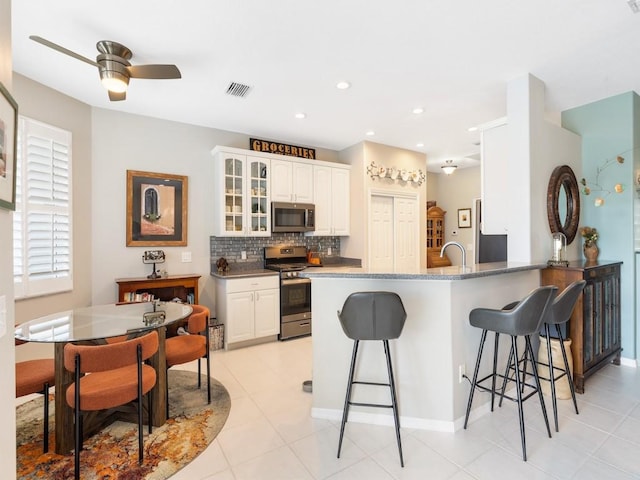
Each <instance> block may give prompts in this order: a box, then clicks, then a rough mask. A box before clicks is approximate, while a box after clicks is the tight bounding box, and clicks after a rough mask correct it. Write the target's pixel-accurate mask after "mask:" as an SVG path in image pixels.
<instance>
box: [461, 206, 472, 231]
mask: <svg viewBox="0 0 640 480" xmlns="http://www.w3.org/2000/svg"><path fill="white" fill-rule="evenodd" d="M458 228H471V209H470V208H459V209H458Z"/></svg>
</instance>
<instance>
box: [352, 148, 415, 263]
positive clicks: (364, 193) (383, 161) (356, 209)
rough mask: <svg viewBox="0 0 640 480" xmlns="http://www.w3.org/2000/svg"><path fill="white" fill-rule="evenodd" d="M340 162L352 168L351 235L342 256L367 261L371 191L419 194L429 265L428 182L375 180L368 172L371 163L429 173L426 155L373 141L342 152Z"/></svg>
mask: <svg viewBox="0 0 640 480" xmlns="http://www.w3.org/2000/svg"><path fill="white" fill-rule="evenodd" d="M339 158H340V160H341V161H343V162H345V163H349V164H350V165H351V168H352V170H351V195H352V196H351V235H350V236H349V237H343V238H342V239H341V244H340V245H341V246H340V253H341V254H342V256H345V257H350V258H360V259H362V265H363V266H365V267H366V266H367V262H368V239H369V232H368V230H369V229H368V225H367V220H368V218H369V208H368V204H369V195H370V192H371V190H375V191H376V192H380V191H385V192H390V193H399V194H407V193H416V194H417V195H418V207H419V211H420V227H419V228H420V265H421V266H425V265H426V247H425V246H426V215H425V212H426V202H427V182H426V181H425V182H423V183H422V185H417V184H415V183H407V182H401V181H399V180H392V179H390V178H383V179H380V178H375V179H372V178H371V175H370V174H369V173H367V167H368V166H369V165H370V164H371V162H375V164H376V165H377V166H384V167H396V168H398V169H407V170H409V171H414V170H422V172H423V173H425V174H426V163H427V159H426V156H425V155H424V154H423V153H418V152H413V151H411V150H404V149H400V148H395V147H390V146H388V145H382V144H379V143H373V142H362V143H359V144H357V145H354V146H352V147H349V148H348V149H346V150H343V151H341V152H340V156H339Z"/></svg>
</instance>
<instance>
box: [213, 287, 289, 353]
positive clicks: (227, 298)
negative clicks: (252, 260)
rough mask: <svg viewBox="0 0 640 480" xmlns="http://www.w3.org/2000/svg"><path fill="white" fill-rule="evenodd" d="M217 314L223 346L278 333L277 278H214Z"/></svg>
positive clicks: (278, 295) (278, 292) (278, 304)
mask: <svg viewBox="0 0 640 480" xmlns="http://www.w3.org/2000/svg"><path fill="white" fill-rule="evenodd" d="M216 316H217V318H218V321H219V322H220V323H223V324H224V326H225V329H224V330H225V333H224V335H225V346H226V347H227V348H229V347H230V346H233V344H234V343H239V342H245V341H248V340H255V339H259V338H266V337H270V336H277V335H278V334H279V333H280V277H279V276H278V275H267V276H259V277H242V278H230V279H221V278H216Z"/></svg>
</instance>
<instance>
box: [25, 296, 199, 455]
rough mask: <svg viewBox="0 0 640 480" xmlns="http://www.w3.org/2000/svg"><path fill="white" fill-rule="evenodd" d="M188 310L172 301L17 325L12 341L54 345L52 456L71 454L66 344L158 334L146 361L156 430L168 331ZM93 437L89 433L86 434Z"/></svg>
mask: <svg viewBox="0 0 640 480" xmlns="http://www.w3.org/2000/svg"><path fill="white" fill-rule="evenodd" d="M191 312H192V308H191V307H190V306H189V305H185V304H182V303H174V302H143V303H123V304H109V305H94V306H90V307H82V308H75V309H73V310H67V311H63V312H58V313H53V314H51V315H45V316H43V317H39V318H35V319H33V320H29V321H27V322H24V323H21V324H20V325H18V326H17V327H16V329H15V337H16V339H18V340H23V341H26V342H43V343H54V344H55V347H54V358H55V370H56V371H55V392H56V394H55V451H56V453H58V454H66V453H68V452H69V451H71V449H73V444H74V440H73V409H72V408H71V407H69V405H68V404H67V402H66V400H65V395H64V392H65V391H66V389H67V387H68V386H69V385H70V384H71V383H73V372H70V371H68V370H66V369H65V368H64V346H65V345H66V344H67V343H69V342H84V343H96V344H101V343H106V341H107V339H108V338H111V337H119V336H138V335H141V334H144V332H145V331H151V330H156V331H157V332H158V340H159V346H158V352H157V353H156V354H155V355H153V356H152V357H151V358H150V359H149V363H150V364H151V366H153V367H154V368H155V370H156V386H155V387H154V388H153V389H152V390H151V397H152V404H153V412H152V420H151V421H152V423H153V425H154V426H160V425H162V424H164V422H165V421H166V420H167V418H166V410H167V409H166V388H167V364H166V357H165V336H166V330H167V329H166V327H167V326H169V325H171V324H173V323H176V322H178V321H180V320H182V319H184V318H187V317H188V316H189V315H191ZM87 433H89V434H91V433H92V432H87Z"/></svg>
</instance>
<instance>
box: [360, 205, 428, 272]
mask: <svg viewBox="0 0 640 480" xmlns="http://www.w3.org/2000/svg"><path fill="white" fill-rule="evenodd" d="M370 205H371V206H370V212H371V225H370V228H369V251H370V256H369V266H370V269H371V270H372V271H376V272H401V271H402V272H413V271H416V270H417V269H418V266H419V264H420V260H419V258H420V257H419V255H418V247H419V243H420V234H419V219H418V213H417V205H418V202H417V199H416V198H407V197H400V196H397V197H394V196H393V195H382V194H374V195H371V201H370Z"/></svg>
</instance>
